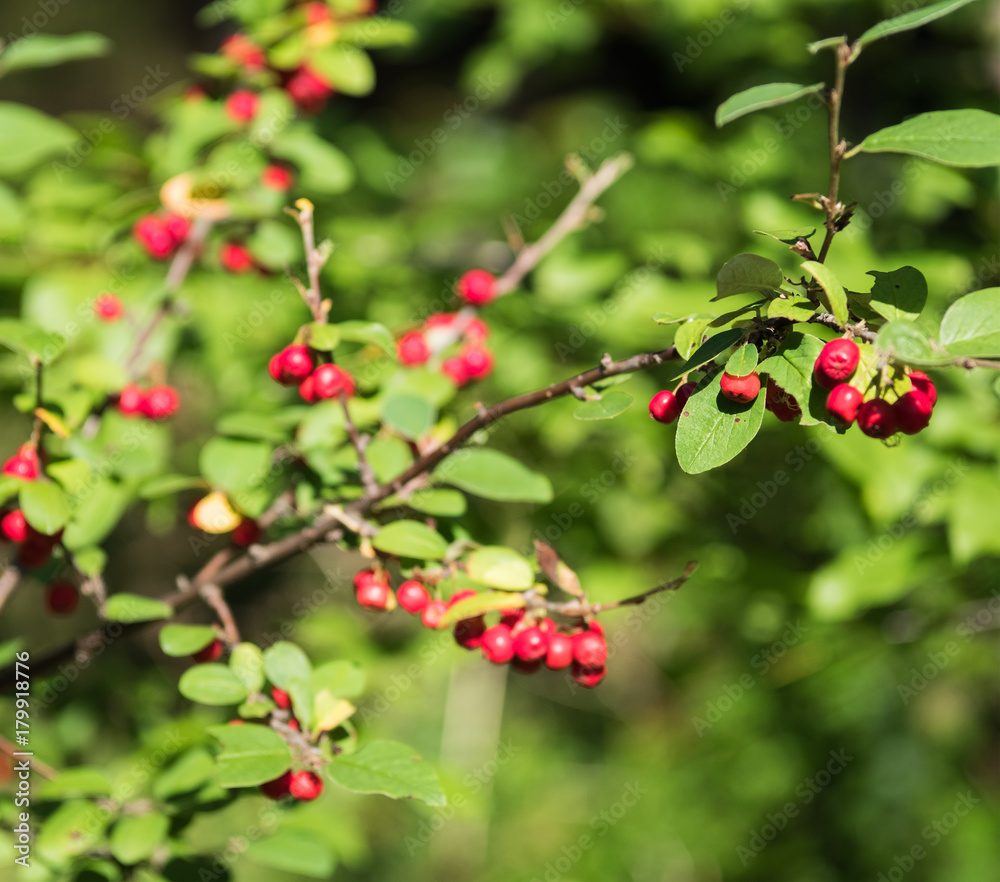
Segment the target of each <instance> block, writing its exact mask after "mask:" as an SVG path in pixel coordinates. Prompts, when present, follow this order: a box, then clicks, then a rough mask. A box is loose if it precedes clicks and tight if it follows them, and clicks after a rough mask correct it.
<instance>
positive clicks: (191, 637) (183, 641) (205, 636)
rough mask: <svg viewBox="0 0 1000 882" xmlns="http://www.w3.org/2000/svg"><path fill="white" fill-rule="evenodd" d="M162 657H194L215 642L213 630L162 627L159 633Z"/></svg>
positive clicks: (188, 627) (206, 628) (195, 626)
mask: <svg viewBox="0 0 1000 882" xmlns="http://www.w3.org/2000/svg"><path fill="white" fill-rule="evenodd" d="M159 640H160V649H162V650H163V653H164V655H169V656H172V657H174V658H183V657H184V656H187V655H194V654H195V653H196V652H198V651H199V650H201V649H204V648H205V647H206V646H208V644H209V643H211V642H212V641H213V640H215V629H214V628H211V627H209V626H208V625H164V626H163V627H162V628H160V633H159Z"/></svg>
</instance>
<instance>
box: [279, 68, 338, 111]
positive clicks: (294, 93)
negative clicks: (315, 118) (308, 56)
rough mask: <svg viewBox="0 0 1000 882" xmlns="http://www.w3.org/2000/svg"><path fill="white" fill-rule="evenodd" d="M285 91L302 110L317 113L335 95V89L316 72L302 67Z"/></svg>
mask: <svg viewBox="0 0 1000 882" xmlns="http://www.w3.org/2000/svg"><path fill="white" fill-rule="evenodd" d="M285 91H286V92H288V97H289V98H291V99H292V101H294V102H295V104H296V106H297V107H298V108H299V109H300V110H305V111H306V112H307V113H316V112H318V111H320V110H322V109H323V105H324V104H325V103H326V99H327V98H329V97H330V95H332V94H333V87H332V86H330V84H329V83H328V82H327V81H326V80H325V79H324V78H323V77H321V76H320V75H319V74H318V73H316V72H315V71H314V70H312V69H310V68H308V67H300V68H299V69H298V71H297V72H296V73H295V75H294V76H293V77H292V78H291V79H290V80H289V81H288V84H287V85H286V86H285Z"/></svg>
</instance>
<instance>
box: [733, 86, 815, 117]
mask: <svg viewBox="0 0 1000 882" xmlns="http://www.w3.org/2000/svg"><path fill="white" fill-rule="evenodd" d="M824 85H825V84H824V83H813V84H812V85H811V86H803V85H801V84H799V83H767V84H766V85H763V86H753V87H752V88H750V89H746V90H745V91H743V92H737V93H736V94H735V95H733V96H732V97H730V98H727V99H726V100H725V101H723V102H722V104H720V105H719V108H718V110H716V111H715V126H716V128H722V127H723V126H724V125H725V124H726V123H731V122H732V121H733V120H734V119H739V118H740V117H741V116H746V115H747V114H748V113H753V112H754V111H757V110H764V109H766V108H768V107H777V106H779V105H781V104H788V102H789V101H795V100H796V99H797V98H802V97H803V96H805V95H811V94H813V93H816V92H820V91H822V89H823V86H824Z"/></svg>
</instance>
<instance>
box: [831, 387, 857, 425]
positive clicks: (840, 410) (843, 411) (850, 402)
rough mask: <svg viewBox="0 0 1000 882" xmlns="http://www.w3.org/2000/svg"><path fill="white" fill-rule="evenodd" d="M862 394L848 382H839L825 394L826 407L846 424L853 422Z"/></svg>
mask: <svg viewBox="0 0 1000 882" xmlns="http://www.w3.org/2000/svg"><path fill="white" fill-rule="evenodd" d="M863 398H864V396H863V395H862V394H861V393H860V392H859V391H858V390H857V389H855V388H854V387H853V386H851V385H849V384H848V383H840V384H839V385H837V386H834V387H833V389H831V390H830V394H829V395H827V396H826V409H827V410H828V411H829V412H830V413H832V414H833V415H834V416H835V417H837V418H838V419H840V420H843V421H844V422H845V423H847V425H850V424H851V423H853V422H854V420H855V418H856V417H857V415H858V408H859V407H861V401H862V399H863Z"/></svg>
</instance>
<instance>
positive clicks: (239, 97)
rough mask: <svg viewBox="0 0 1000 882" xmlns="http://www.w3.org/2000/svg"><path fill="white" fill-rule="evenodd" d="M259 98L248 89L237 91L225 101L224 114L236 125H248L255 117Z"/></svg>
mask: <svg viewBox="0 0 1000 882" xmlns="http://www.w3.org/2000/svg"><path fill="white" fill-rule="evenodd" d="M259 104H260V98H259V97H258V96H257V93H256V92H251V91H250V90H249V89H237V90H236V91H235V92H233V93H232V94H231V95H230V96H229V97H228V98H227V99H226V113H227V114H228V116H229V118H230V119H231V120H232V121H233V122H236V123H240V124H243V123H248V122H250V120H252V119H253V118H254V117H255V116H256V115H257V107H258V105H259Z"/></svg>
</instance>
